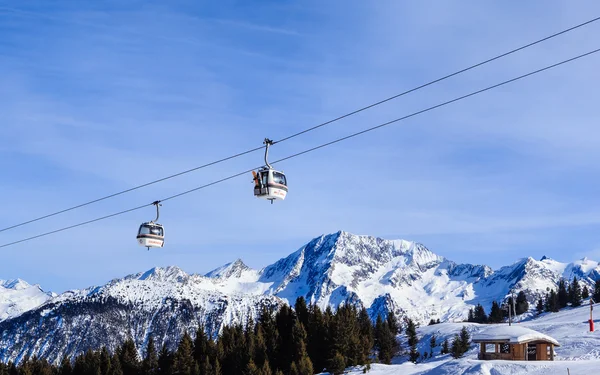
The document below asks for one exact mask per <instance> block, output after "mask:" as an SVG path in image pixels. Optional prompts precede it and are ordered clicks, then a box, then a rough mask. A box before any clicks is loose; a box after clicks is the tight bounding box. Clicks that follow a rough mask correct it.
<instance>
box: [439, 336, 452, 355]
mask: <svg viewBox="0 0 600 375" xmlns="http://www.w3.org/2000/svg"><path fill="white" fill-rule="evenodd" d="M449 352H450V348H449V344H448V339H445V340H444V342H443V343H442V350H441V351H440V353H441V354H448V353H449Z"/></svg>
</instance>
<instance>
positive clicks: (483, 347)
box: [473, 325, 560, 361]
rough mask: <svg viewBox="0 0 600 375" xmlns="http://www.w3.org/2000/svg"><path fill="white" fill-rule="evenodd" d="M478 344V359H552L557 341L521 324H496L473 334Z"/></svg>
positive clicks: (474, 340)
mask: <svg viewBox="0 0 600 375" xmlns="http://www.w3.org/2000/svg"><path fill="white" fill-rule="evenodd" d="M473 342H474V343H478V344H479V357H478V358H479V359H482V360H492V359H504V360H511V361H553V360H554V347H555V346H560V345H559V344H558V341H556V340H555V339H553V338H552V337H550V336H548V335H545V334H543V333H540V332H537V331H534V330H532V329H529V328H525V327H521V326H515V325H512V326H508V325H497V326H492V327H490V328H488V329H485V330H483V331H482V332H480V333H478V334H476V335H474V336H473Z"/></svg>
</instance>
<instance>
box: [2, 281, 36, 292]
mask: <svg viewBox="0 0 600 375" xmlns="http://www.w3.org/2000/svg"><path fill="white" fill-rule="evenodd" d="M0 286H3V287H5V288H6V289H13V290H23V289H27V288H29V287H30V286H31V284H29V283H28V282H27V281H25V280H22V279H18V278H17V279H13V280H0Z"/></svg>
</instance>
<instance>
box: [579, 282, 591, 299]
mask: <svg viewBox="0 0 600 375" xmlns="http://www.w3.org/2000/svg"><path fill="white" fill-rule="evenodd" d="M581 298H583V299H588V298H590V290H589V289H588V287H587V285H584V286H583V290H582V291H581Z"/></svg>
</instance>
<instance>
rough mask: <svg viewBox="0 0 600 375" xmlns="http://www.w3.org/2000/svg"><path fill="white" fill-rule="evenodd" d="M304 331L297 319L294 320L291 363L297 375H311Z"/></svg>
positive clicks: (310, 363)
mask: <svg viewBox="0 0 600 375" xmlns="http://www.w3.org/2000/svg"><path fill="white" fill-rule="evenodd" d="M306 337H307V336H306V330H305V329H304V325H303V324H302V323H301V322H300V320H299V319H296V322H295V323H294V327H293V328H292V341H293V345H294V355H293V357H292V358H293V362H294V363H295V364H296V370H297V374H298V375H312V374H313V365H312V362H311V361H310V358H309V357H308V353H307V351H306Z"/></svg>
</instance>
